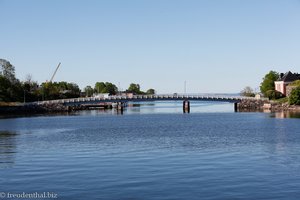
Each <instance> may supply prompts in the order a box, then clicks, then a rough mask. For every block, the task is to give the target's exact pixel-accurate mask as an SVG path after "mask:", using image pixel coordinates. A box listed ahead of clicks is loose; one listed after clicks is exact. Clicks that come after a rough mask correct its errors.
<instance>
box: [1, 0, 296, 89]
mask: <svg viewBox="0 0 300 200" xmlns="http://www.w3.org/2000/svg"><path fill="white" fill-rule="evenodd" d="M0 25H1V32H0V45H1V46H0V58H3V59H7V60H9V61H10V62H11V63H12V64H13V65H14V66H15V67H16V74H17V77H18V78H19V79H21V80H24V79H25V77H26V75H27V74H31V75H32V77H33V79H34V80H37V81H38V82H39V83H41V82H44V81H46V80H49V79H50V78H51V76H52V73H53V72H54V70H55V68H56V66H57V64H58V63H59V62H61V63H62V64H61V68H60V69H59V71H58V72H57V75H56V77H55V78H54V80H55V81H68V82H75V83H77V84H78V85H79V86H80V87H81V88H84V87H85V86H86V85H91V86H94V84H95V82H96V81H105V82H106V81H109V82H113V83H115V84H116V85H117V86H118V85H119V83H120V86H121V88H122V89H126V88H127V87H128V85H129V84H130V83H131V82H134V83H139V84H140V85H141V87H142V89H144V90H146V89H148V88H155V89H157V91H158V93H173V92H178V93H180V92H183V90H184V81H186V83H187V92H191V93H206V92H212V93H214V92H215V93H223V92H224V93H233V92H239V91H240V90H241V89H243V88H244V87H245V86H251V87H253V88H257V87H258V86H259V84H260V82H261V79H262V77H263V76H264V75H265V74H266V73H267V72H268V71H270V70H276V71H279V72H286V71H288V70H291V71H293V72H299V73H300V1H299V0H248V1H247V0H244V1H242V0H203V1H201V0H106V1H101V0H94V1H93V0H81V1H79V0H78V1H76V0H48V1H46V0H44V1H41V0H23V1H22V0H0Z"/></svg>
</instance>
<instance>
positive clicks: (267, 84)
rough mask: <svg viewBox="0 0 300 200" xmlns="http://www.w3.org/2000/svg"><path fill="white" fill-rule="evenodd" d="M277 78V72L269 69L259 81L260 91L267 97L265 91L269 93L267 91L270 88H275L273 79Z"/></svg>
mask: <svg viewBox="0 0 300 200" xmlns="http://www.w3.org/2000/svg"><path fill="white" fill-rule="evenodd" d="M278 78H279V73H278V72H275V71H270V72H269V73H268V74H266V75H265V77H264V78H263V81H262V82H261V85H260V91H261V93H263V94H264V95H265V96H267V97H268V95H267V93H270V92H268V91H270V90H275V83H274V82H275V81H276V80H278Z"/></svg>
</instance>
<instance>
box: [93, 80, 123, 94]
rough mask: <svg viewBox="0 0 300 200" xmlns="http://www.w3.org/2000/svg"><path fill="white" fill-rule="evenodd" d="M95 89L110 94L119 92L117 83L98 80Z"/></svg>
mask: <svg viewBox="0 0 300 200" xmlns="http://www.w3.org/2000/svg"><path fill="white" fill-rule="evenodd" d="M94 91H95V92H97V93H109V94H110V95H115V94H116V93H117V92H118V88H117V86H116V85H115V84H113V83H110V82H106V83H104V82H97V83H96V84H95V88H94Z"/></svg>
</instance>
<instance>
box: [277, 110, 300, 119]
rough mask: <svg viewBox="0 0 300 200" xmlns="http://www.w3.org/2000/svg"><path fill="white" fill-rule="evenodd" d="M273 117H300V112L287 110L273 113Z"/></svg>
mask: <svg viewBox="0 0 300 200" xmlns="http://www.w3.org/2000/svg"><path fill="white" fill-rule="evenodd" d="M271 117H274V118H281V119H283V118H300V112H291V111H285V112H275V113H272V114H271Z"/></svg>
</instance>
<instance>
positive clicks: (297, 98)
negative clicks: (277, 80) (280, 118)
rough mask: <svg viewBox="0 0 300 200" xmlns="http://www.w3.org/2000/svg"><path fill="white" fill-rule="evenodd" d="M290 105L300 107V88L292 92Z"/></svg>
mask: <svg viewBox="0 0 300 200" xmlns="http://www.w3.org/2000/svg"><path fill="white" fill-rule="evenodd" d="M289 104H291V105H300V86H299V87H296V88H295V89H293V90H292V92H291V94H290V97H289Z"/></svg>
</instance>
